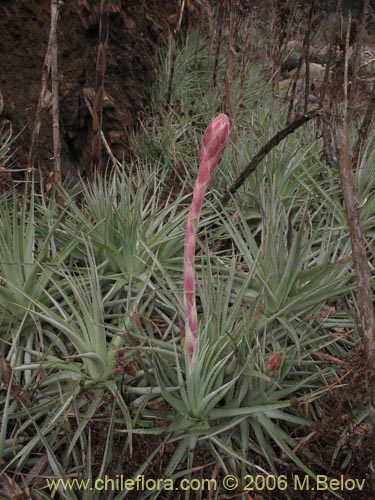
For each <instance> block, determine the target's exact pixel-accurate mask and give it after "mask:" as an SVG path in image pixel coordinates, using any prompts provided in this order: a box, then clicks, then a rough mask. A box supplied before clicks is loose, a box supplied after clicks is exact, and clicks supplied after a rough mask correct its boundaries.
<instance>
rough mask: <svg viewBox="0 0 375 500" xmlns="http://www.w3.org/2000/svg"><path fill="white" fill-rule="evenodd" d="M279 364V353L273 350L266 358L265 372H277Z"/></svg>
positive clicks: (271, 373) (270, 373) (269, 373)
mask: <svg viewBox="0 0 375 500" xmlns="http://www.w3.org/2000/svg"><path fill="white" fill-rule="evenodd" d="M280 365H281V354H280V353H279V352H275V353H274V354H272V356H271V357H269V358H268V361H267V363H266V373H267V375H273V374H274V373H276V372H277V370H278V369H279V368H280Z"/></svg>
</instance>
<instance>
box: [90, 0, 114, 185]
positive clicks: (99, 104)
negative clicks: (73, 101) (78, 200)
mask: <svg viewBox="0 0 375 500" xmlns="http://www.w3.org/2000/svg"><path fill="white" fill-rule="evenodd" d="M110 6H111V0H101V1H100V21H99V46H98V54H97V58H96V81H95V92H96V94H95V98H94V103H93V110H92V111H93V116H92V128H93V138H92V144H91V152H92V165H93V173H94V178H96V176H97V175H100V174H101V171H102V167H103V165H102V162H103V158H102V141H101V130H102V126H103V97H104V75H105V70H106V49H107V45H108V36H109V11H110Z"/></svg>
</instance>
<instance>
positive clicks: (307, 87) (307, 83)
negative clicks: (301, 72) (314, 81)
mask: <svg viewBox="0 0 375 500" xmlns="http://www.w3.org/2000/svg"><path fill="white" fill-rule="evenodd" d="M314 3H315V1H314V0H312V2H311V6H310V11H309V20H308V22H307V31H306V36H305V42H306V43H305V64H306V71H305V103H304V107H303V112H304V113H307V107H308V103H309V94H310V32H311V22H312V15H313V10H314Z"/></svg>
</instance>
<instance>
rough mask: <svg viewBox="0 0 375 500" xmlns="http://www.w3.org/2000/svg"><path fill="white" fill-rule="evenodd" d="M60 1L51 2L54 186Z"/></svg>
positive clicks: (58, 168)
mask: <svg viewBox="0 0 375 500" xmlns="http://www.w3.org/2000/svg"><path fill="white" fill-rule="evenodd" d="M59 6H60V0H51V79H52V133H53V156H54V163H55V170H54V174H55V175H54V181H55V185H57V186H60V185H61V157H60V110H59V76H58V70H57V20H58V17H59Z"/></svg>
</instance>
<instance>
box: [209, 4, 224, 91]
mask: <svg viewBox="0 0 375 500" xmlns="http://www.w3.org/2000/svg"><path fill="white" fill-rule="evenodd" d="M224 2H225V0H221V2H220V3H218V4H217V9H218V10H217V15H216V20H217V21H216V27H215V30H214V32H216V31H217V33H216V36H215V42H216V49H215V62H214V72H213V75H212V87H213V88H216V84H217V72H218V69H219V61H220V49H221V42H222V38H223V37H222V32H223V17H224Z"/></svg>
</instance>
